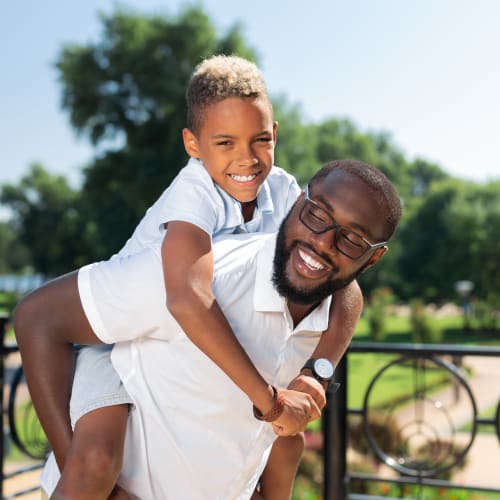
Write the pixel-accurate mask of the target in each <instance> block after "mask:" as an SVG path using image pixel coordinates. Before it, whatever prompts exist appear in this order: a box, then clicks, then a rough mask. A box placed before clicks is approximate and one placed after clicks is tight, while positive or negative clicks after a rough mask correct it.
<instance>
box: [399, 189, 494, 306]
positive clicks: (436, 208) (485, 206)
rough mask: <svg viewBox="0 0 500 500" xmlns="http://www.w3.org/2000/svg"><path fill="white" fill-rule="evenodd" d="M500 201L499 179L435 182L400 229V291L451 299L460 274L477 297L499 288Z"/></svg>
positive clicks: (430, 298) (428, 297)
mask: <svg viewBox="0 0 500 500" xmlns="http://www.w3.org/2000/svg"><path fill="white" fill-rule="evenodd" d="M499 200H500V190H499V183H492V184H491V185H486V186H482V185H478V184H475V183H472V182H466V181H459V180H456V179H448V180H444V181H441V182H435V183H433V184H432V185H431V188H430V190H429V193H428V194H427V196H425V197H423V198H422V199H421V200H420V202H419V205H418V206H416V207H415V210H414V212H413V213H412V214H411V215H410V217H409V220H407V222H406V224H405V226H404V227H403V228H402V232H401V233H402V234H401V240H402V244H403V248H404V252H403V253H402V255H401V259H400V262H399V263H400V271H401V276H402V278H403V280H404V282H403V283H404V286H405V288H404V293H403V295H404V296H406V297H413V296H419V295H420V296H422V297H423V298H425V299H426V300H439V299H441V298H449V297H452V296H453V295H454V287H455V283H456V282H457V281H459V280H464V279H466V280H471V281H472V282H474V284H475V288H474V293H475V294H478V295H479V296H482V297H485V296H486V294H487V293H489V292H497V293H498V289H499V283H500V274H499V270H498V255H499V252H498V250H499V244H498V242H499V241H500V240H499V238H500V233H499V229H500V202H499Z"/></svg>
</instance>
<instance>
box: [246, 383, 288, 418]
mask: <svg viewBox="0 0 500 500" xmlns="http://www.w3.org/2000/svg"><path fill="white" fill-rule="evenodd" d="M271 387H272V389H273V400H274V404H273V407H272V408H271V409H270V410H269V411H268V412H267V413H266V414H264V415H263V414H262V412H261V411H260V410H259V409H258V408H257V407H256V406H255V405H253V416H254V417H255V418H256V419H257V420H263V421H264V422H274V421H275V420H277V419H278V418H280V416H281V414H282V413H283V410H284V409H285V399H284V397H283V395H282V394H281V393H280V392H278V391H277V389H276V387H274V386H271Z"/></svg>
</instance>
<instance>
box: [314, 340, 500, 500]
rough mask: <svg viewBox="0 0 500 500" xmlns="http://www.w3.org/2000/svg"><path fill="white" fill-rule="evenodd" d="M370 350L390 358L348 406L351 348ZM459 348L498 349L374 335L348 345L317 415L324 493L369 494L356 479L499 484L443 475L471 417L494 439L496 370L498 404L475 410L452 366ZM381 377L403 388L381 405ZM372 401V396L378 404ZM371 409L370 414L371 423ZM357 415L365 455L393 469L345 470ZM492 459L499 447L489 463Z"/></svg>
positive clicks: (463, 451) (339, 496) (473, 430)
mask: <svg viewBox="0 0 500 500" xmlns="http://www.w3.org/2000/svg"><path fill="white" fill-rule="evenodd" d="M370 353H372V354H373V353H377V354H380V355H392V356H393V358H392V359H390V360H387V362H386V363H385V364H384V365H383V366H382V367H380V368H378V370H377V371H376V373H374V375H373V377H372V378H371V379H370V380H369V381H367V387H366V390H365V392H364V397H363V405H362V407H361V408H351V407H348V404H347V390H348V385H349V383H350V379H349V376H348V369H349V360H350V359H351V358H352V356H353V355H363V354H370ZM464 356H481V357H500V348H497V347H463V346H455V345H417V344H380V343H353V344H352V345H351V347H350V348H349V350H348V353H347V355H346V356H344V359H343V360H342V362H341V363H340V364H339V366H338V367H337V370H336V379H337V380H338V381H341V382H342V384H341V386H340V389H339V390H338V391H337V392H336V393H334V394H331V395H329V398H328V399H329V402H328V405H327V408H326V409H325V413H324V418H323V432H324V450H323V451H324V499H325V500H334V499H335V500H346V499H352V500H354V499H362V498H374V497H373V496H369V495H367V494H366V495H365V494H362V493H357V492H355V491H352V488H351V486H352V484H353V483H355V482H358V483H359V481H362V482H365V483H366V482H372V483H373V482H381V481H383V482H386V483H393V484H400V485H417V487H418V490H419V491H422V490H423V488H424V487H441V488H456V489H460V490H474V491H484V492H500V490H498V489H492V488H490V487H488V486H486V487H485V486H484V485H481V484H470V485H469V484H467V485H465V484H455V483H453V481H451V480H449V479H443V478H442V476H443V475H446V474H445V473H447V472H448V473H449V472H453V470H454V469H456V468H457V467H459V466H460V464H461V463H462V462H463V461H464V459H466V457H467V453H468V452H469V450H470V448H471V446H472V444H473V443H474V441H475V438H476V435H477V427H478V425H482V426H491V427H492V428H494V429H495V432H496V435H497V437H498V439H499V440H500V401H499V394H500V393H499V389H498V387H500V376H499V379H498V380H491V390H492V396H493V398H494V400H495V403H494V404H496V408H497V409H496V412H495V415H494V417H491V418H485V417H480V416H479V415H478V408H477V402H476V399H475V395H474V393H473V390H472V389H471V386H470V383H469V380H468V377H467V376H466V375H465V373H464V371H463V369H462V368H461V367H460V366H459V365H460V364H461V363H460V360H462V359H463V357H464ZM388 380H393V381H394V380H396V382H397V383H399V385H403V386H405V387H406V389H407V390H405V391H403V393H401V394H399V395H398V397H396V398H393V400H392V401H390V400H388V401H387V402H386V403H384V404H383V405H382V406H381V405H380V396H384V394H380V392H379V393H378V394H377V390H378V389H379V388H380V387H383V388H384V389H383V390H385V391H387V381H388ZM384 381H385V383H384ZM495 391H496V392H495ZM377 395H378V399H377V397H376V396H377ZM382 399H383V398H382ZM373 401H379V404H378V406H377V405H375V404H373ZM458 404H460V410H461V411H460V412H459V414H460V416H461V419H459V421H454V419H455V418H456V416H455V415H454V409H455V408H457V406H458ZM455 413H457V412H455ZM375 415H376V416H377V419H376V420H377V422H376V423H375V424H374V421H373V420H374V419H373V417H374V416H375ZM464 415H465V417H464ZM356 418H357V419H361V420H362V430H363V434H364V438H365V439H366V443H367V446H368V447H369V451H370V453H371V455H372V456H375V457H376V458H377V459H378V462H379V463H382V464H385V465H386V466H387V468H388V469H389V470H391V471H392V472H393V474H391V475H390V476H387V475H386V476H382V477H381V475H379V474H366V473H359V472H354V471H350V470H349V467H348V463H347V451H348V447H349V442H348V441H349V437H348V436H349V428H350V425H349V424H350V421H351V420H352V419H356ZM464 419H465V420H466V421H467V422H468V424H469V425H468V426H467V427H466V428H465V430H462V432H460V437H461V440H460V443H458V441H457V437H458V434H459V432H458V431H459V428H461V426H462V425H463V423H464V422H463V420H464ZM377 425H378V427H377ZM381 426H382V430H387V429H388V428H391V430H392V432H393V435H392V436H390V439H384V436H385V437H387V434H384V432H382V433H380V427H381ZM394 432H395V434H396V435H394ZM379 434H382V435H379ZM464 438H465V439H464ZM499 459H500V453H499V456H498V457H496V458H495V463H498V460H499Z"/></svg>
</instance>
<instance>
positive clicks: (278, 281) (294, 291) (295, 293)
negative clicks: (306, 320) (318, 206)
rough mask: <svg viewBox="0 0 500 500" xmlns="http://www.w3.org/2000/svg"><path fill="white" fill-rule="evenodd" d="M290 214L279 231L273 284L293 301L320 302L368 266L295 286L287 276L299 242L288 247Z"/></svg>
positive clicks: (285, 296)
mask: <svg viewBox="0 0 500 500" xmlns="http://www.w3.org/2000/svg"><path fill="white" fill-rule="evenodd" d="M289 215H290V214H288V215H287V217H286V218H285V219H284V220H283V222H282V223H281V226H280V228H279V231H278V236H277V238H276V248H275V251H274V261H273V284H274V286H275V287H276V290H277V291H278V293H279V294H280V295H281V296H282V297H284V298H285V299H287V300H290V301H291V302H295V303H296V304H301V305H313V304H319V303H320V302H321V301H322V300H323V299H325V298H326V297H328V296H329V295H332V294H333V292H335V291H336V290H339V289H340V288H344V287H345V286H347V285H348V284H349V283H350V282H351V281H353V280H354V279H355V278H356V277H357V276H358V275H359V274H360V273H361V272H363V270H364V268H365V267H366V266H362V267H361V269H359V270H358V271H356V272H355V273H352V274H351V275H349V276H347V277H345V278H342V279H330V280H327V281H325V282H324V283H321V284H320V285H318V286H316V287H313V288H307V289H301V288H298V287H296V286H294V285H293V284H292V283H291V282H290V280H289V278H288V276H287V273H286V265H287V262H288V261H289V259H290V255H291V253H292V250H293V249H294V248H295V247H296V246H297V245H298V242H297V241H294V242H293V243H292V244H291V245H290V248H287V247H286V244H285V239H286V234H285V233H286V229H285V227H286V221H287V220H288V218H289Z"/></svg>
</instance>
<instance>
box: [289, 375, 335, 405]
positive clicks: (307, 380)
mask: <svg viewBox="0 0 500 500" xmlns="http://www.w3.org/2000/svg"><path fill="white" fill-rule="evenodd" d="M287 389H290V390H293V391H299V392H305V393H307V394H309V395H310V396H311V397H312V398H313V399H314V401H315V402H316V404H317V405H318V408H319V409H320V412H321V410H323V408H324V407H325V405H326V394H325V389H324V387H323V386H322V385H321V383H320V382H319V381H318V380H316V379H315V378H314V377H311V376H308V375H304V374H300V375H298V376H297V377H295V378H294V379H293V380H292V381H291V382H290V383H289V384H288V387H287Z"/></svg>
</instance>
